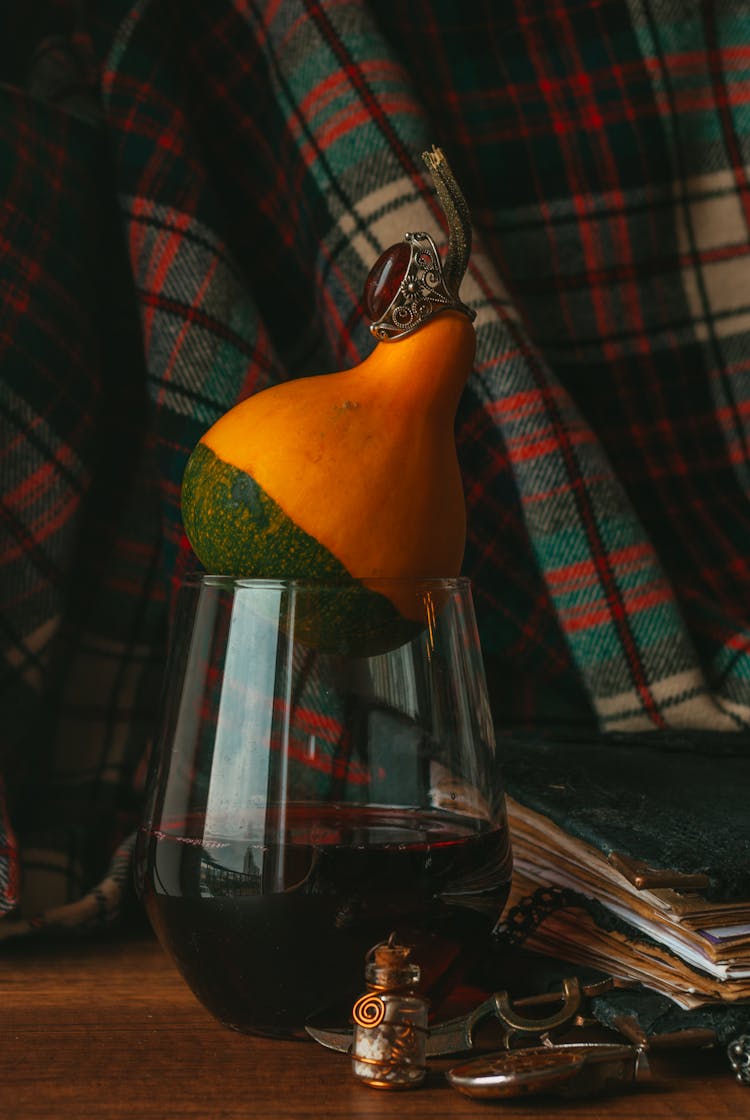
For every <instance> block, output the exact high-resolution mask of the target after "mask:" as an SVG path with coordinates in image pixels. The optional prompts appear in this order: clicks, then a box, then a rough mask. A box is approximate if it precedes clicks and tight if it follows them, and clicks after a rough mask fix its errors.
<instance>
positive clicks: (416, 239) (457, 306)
mask: <svg viewBox="0 0 750 1120" xmlns="http://www.w3.org/2000/svg"><path fill="white" fill-rule="evenodd" d="M365 305H366V308H367V312H368V315H369V317H370V319H372V320H373V322H372V323H371V324H370V330H371V331H372V333H373V334H374V336H375V338H377V339H379V340H380V341H381V342H388V341H394V340H395V339H398V338H403V337H404V336H405V335H407V334H411V333H412V332H413V331H416V330H418V329H419V327H421V326H423V325H424V323H426V322H427V320H428V319H431V318H432V317H433V315H438V314H439V313H440V312H442V311H460V312H461V313H462V314H463V315H467V316H468V317H469V319H474V318H476V312H474V311H472V310H471V308H470V307H467V306H466V304H465V303H462V302H461V300H460V299H459V298H458V295H457V293H456V292H452V291H451V290H450V288H449V287H448V285H447V284H446V282H445V278H444V276H443V266H442V262H441V260H440V254H439V253H438V251H437V249H436V248H435V242H434V241H433V240H432V238H431V237H430V235H429V234H428V233H407V234H405V235H404V240H403V241H402V242H399V244H397V245H392V246H391V248H390V249H386V251H385V252H384V253H382V254H381V256H380V257H378V259H377V261H376V262H375V264H374V265H373V267H372V269H371V271H370V275H369V276H368V277H367V281H366V284H365Z"/></svg>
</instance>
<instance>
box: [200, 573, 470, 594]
mask: <svg viewBox="0 0 750 1120" xmlns="http://www.w3.org/2000/svg"><path fill="white" fill-rule="evenodd" d="M179 583H180V586H182V587H195V588H201V587H218V588H225V589H230V588H242V589H243V590H244V589H253V588H256V589H258V590H272V589H273V590H295V591H301V590H304V591H309V590H326V589H327V590H348V589H350V588H352V587H356V586H357V585H363V584H364V585H365V586H368V587H370V588H373V587H383V588H394V589H395V588H401V589H405V588H413V589H414V590H419V591H468V590H470V589H471V587H472V581H471V579H470V578H469V577H468V576H460V575H459V576H360V577H358V578H355V577H354V576H350V577H349V578H348V579H334V578H331V579H325V578H319V579H316V578H312V577H304V578H303V577H297V576H294V577H292V576H290V577H286V576H278V577H275V578H272V577H256V576H230V575H218V574H215V573H212V572H200V571H193V572H187V573H185V575H183V576H182V577H181V578H180V581H179Z"/></svg>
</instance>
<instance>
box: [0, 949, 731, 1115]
mask: <svg viewBox="0 0 750 1120" xmlns="http://www.w3.org/2000/svg"><path fill="white" fill-rule="evenodd" d="M652 1065H653V1067H654V1074H655V1076H654V1078H653V1079H652V1080H651V1081H650V1082H649V1083H647V1084H646V1085H644V1086H642V1087H638V1088H634V1089H633V1090H631V1091H629V1092H628V1093H626V1094H622V1095H618V1096H611V1097H607V1098H598V1099H595V1100H589V1101H567V1102H565V1101H560V1100H556V1099H553V1098H547V1099H544V1100H543V1099H541V1098H537V1099H535V1100H531V1099H529V1100H527V1101H526V1102H524V1103H516V1102H512V1101H507V1102H502V1103H499V1102H493V1103H485V1102H475V1101H471V1100H469V1099H467V1098H464V1097H462V1096H460V1095H459V1094H458V1093H456V1092H455V1091H454V1090H453V1089H451V1088H450V1086H448V1085H447V1083H446V1082H445V1081H444V1079H443V1076H442V1073H441V1072H440V1070H439V1069H433V1070H431V1073H430V1075H429V1079H428V1083H427V1084H426V1085H425V1086H424V1087H422V1088H420V1089H416V1090H411V1091H406V1092H401V1093H392V1092H391V1093H389V1092H383V1091H378V1090H374V1089H369V1088H367V1087H366V1086H364V1085H361V1084H360V1083H359V1082H357V1081H356V1080H355V1079H354V1078H353V1076H352V1074H351V1072H350V1062H349V1059H348V1058H347V1057H346V1056H345V1055H341V1054H335V1053H332V1052H329V1051H326V1050H323V1049H322V1048H321V1047H319V1046H317V1045H316V1044H315V1043H313V1042H310V1043H304V1042H274V1041H269V1040H266V1039H259V1038H251V1037H248V1036H243V1035H239V1034H235V1033H234V1032H232V1031H229V1030H227V1029H226V1028H224V1027H222V1026H220V1025H219V1024H218V1023H216V1022H215V1021H214V1020H213V1019H212V1018H211V1017H210V1016H209V1015H208V1013H207V1012H205V1011H204V1010H203V1008H202V1007H201V1006H200V1004H199V1003H198V1002H197V1001H196V1000H195V998H194V997H193V995H192V994H191V992H190V991H189V989H188V988H187V987H186V986H185V984H184V983H183V982H182V980H181V979H180V977H179V976H178V974H177V973H176V972H175V970H174V969H173V967H172V965H171V963H170V962H169V960H168V959H167V957H166V956H165V955H164V953H163V952H162V950H161V949H160V948H159V946H158V945H157V944H156V942H155V941H154V940H153V939H152V938H151V937H150V936H149V935H146V934H144V933H136V934H131V935H129V936H127V937H125V936H122V935H119V936H118V937H117V938H114V939H113V938H109V939H106V940H102V941H97V942H93V943H92V942H76V943H73V944H65V945H59V944H57V945H46V946H43V945H41V944H32V943H25V944H17V945H15V946H13V947H10V948H9V947H7V946H6V947H4V948H3V949H2V952H1V953H0V1117H2V1120H31V1118H32V1117H33V1118H34V1120H37V1118H39V1120H41V1118H44V1120H66V1118H73V1117H75V1118H76V1120H88V1118H92V1120H93V1118H96V1120H115V1118H120V1117H123V1118H125V1117H127V1118H128V1120H130V1118H139V1120H189V1118H196V1120H198V1118H200V1120H234V1118H236V1120H240V1118H242V1120H247V1118H249V1117H258V1118H262V1120H277V1118H278V1120H281V1118H285V1120H286V1118H291V1117H295V1118H304V1117H310V1118H315V1120H339V1118H343V1117H356V1118H361V1120H376V1118H377V1120H382V1118H386V1120H387V1118H388V1117H393V1118H394V1120H396V1118H397V1120H410V1118H417V1117H419V1118H420V1120H423V1118H425V1117H427V1118H429V1120H449V1118H450V1120H452V1118H454V1117H455V1118H456V1120H461V1118H466V1117H474V1118H477V1117H491V1116H493V1115H497V1116H498V1117H503V1120H518V1118H520V1117H524V1118H525V1120H529V1118H530V1117H531V1116H538V1117H549V1118H551V1117H554V1118H558V1117H562V1118H565V1120H578V1118H580V1120H584V1118H585V1120H605V1118H606V1120H625V1118H629V1120H667V1118H669V1120H693V1118H697V1117H701V1118H706V1120H708V1118H711V1120H725V1118H726V1120H743V1118H750V1088H746V1087H743V1086H741V1085H739V1084H738V1083H737V1082H736V1081H735V1080H734V1079H733V1077H732V1073H731V1070H730V1069H729V1065H728V1063H727V1059H726V1056H725V1054H723V1053H722V1052H720V1051H717V1050H714V1051H711V1052H698V1051H692V1052H687V1053H686V1052H682V1053H680V1054H678V1055H675V1054H672V1055H669V1056H668V1055H664V1054H662V1055H660V1056H654V1058H653V1060H652Z"/></svg>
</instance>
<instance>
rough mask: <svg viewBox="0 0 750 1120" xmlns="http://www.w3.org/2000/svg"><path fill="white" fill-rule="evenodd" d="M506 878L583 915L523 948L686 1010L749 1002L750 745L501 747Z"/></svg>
mask: <svg viewBox="0 0 750 1120" xmlns="http://www.w3.org/2000/svg"><path fill="white" fill-rule="evenodd" d="M500 753H501V757H502V760H503V774H504V781H505V787H506V792H507V800H508V814H509V821H510V827H511V834H512V839H513V849H514V864H515V878H514V887H513V895H512V898H511V903H510V905H513V903H514V902H517V901H518V899H520V898H521V897H522V896H524V895H528V894H529V893H530V892H533V891H534V890H536V889H537V888H539V887H545V886H546V887H554V888H560V889H562V890H565V891H569V892H573V894H574V895H575V896H577V898H578V899H579V900H580V906H575V905H568V906H565V907H560V908H557V909H554V908H553V909H552V910H551V912H550V913H549V914H548V916H546V917H545V918H544V920H543V921H541V922H540V923H539V924H538V925H537V928H536V929H535V930H533V932H531V933H530V934H529V936H528V938H527V941H526V942H525V944H526V946H527V947H528V948H530V949H534V950H536V951H542V952H545V953H549V954H550V955H555V956H559V957H561V958H563V959H567V960H571V961H574V962H576V963H579V964H589V965H591V966H592V967H596V968H599V969H602V970H603V971H606V972H610V973H612V974H613V975H617V976H620V977H622V978H623V979H632V980H634V981H638V982H641V983H643V984H645V985H646V986H647V987H650V988H652V989H653V990H654V991H658V992H660V993H662V994H664V995H667V996H669V997H670V998H671V999H673V1000H674V1001H675V1002H676V1003H678V1004H679V1005H680V1006H682V1007H695V1006H698V1005H701V1004H703V1003H712V1002H719V1001H731V1002H735V1001H738V1000H746V999H750V744H748V741H747V737H746V736H742V735H737V736H727V735H692V734H691V735H678V734H674V733H662V732H657V733H653V734H650V735H641V736H633V735H627V736H625V735H609V736H606V735H604V736H593V737H589V738H581V737H579V738H572V737H570V738H560V737H556V738H555V739H554V740H552V739H551V738H550V739H539V738H521V739H519V738H513V739H502V738H501V741H500Z"/></svg>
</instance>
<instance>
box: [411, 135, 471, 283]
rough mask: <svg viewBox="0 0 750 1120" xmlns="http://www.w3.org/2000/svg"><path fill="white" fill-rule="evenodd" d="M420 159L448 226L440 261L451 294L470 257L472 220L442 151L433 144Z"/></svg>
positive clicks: (460, 279)
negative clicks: (422, 161) (445, 252)
mask: <svg viewBox="0 0 750 1120" xmlns="http://www.w3.org/2000/svg"><path fill="white" fill-rule="evenodd" d="M422 159H423V160H424V162H425V164H426V165H427V169H428V171H429V172H430V175H431V176H432V181H433V182H434V184H435V190H436V191H437V196H438V200H439V202H440V205H441V207H442V210H443V213H444V214H445V218H446V221H447V223H448V252H447V254H446V257H445V260H444V261H443V278H444V280H445V283H446V286H447V287H448V289H449V290H450V291H451V292H452V294H453V295H454V296H456V297H458V289H459V287H460V286H461V281H462V280H463V278H464V273H465V272H466V269H467V268H468V265H469V256H470V254H471V217H470V215H469V207H468V205H467V203H466V199H465V198H464V196H463V193H462V191H461V188H460V187H459V185H458V183H457V182H456V180H455V178H454V175H453V172H452V171H451V169H450V165H449V163H448V160H447V159H446V158H445V155H444V153H443V150H442V148H438V147H436V146H435V145H433V146H432V150H431V151H429V152H422Z"/></svg>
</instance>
